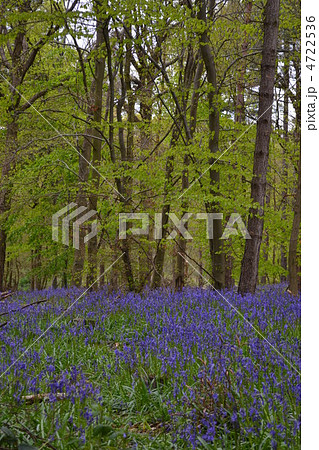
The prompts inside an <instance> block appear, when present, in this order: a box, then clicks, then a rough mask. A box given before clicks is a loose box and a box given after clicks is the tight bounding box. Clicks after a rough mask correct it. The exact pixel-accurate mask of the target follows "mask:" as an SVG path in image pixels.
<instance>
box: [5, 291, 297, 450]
mask: <svg viewBox="0 0 319 450" xmlns="http://www.w3.org/2000/svg"><path fill="white" fill-rule="evenodd" d="M82 292H84V291H83V290H82V291H80V290H77V289H68V290H63V289H57V290H46V291H37V292H33V293H18V294H15V295H14V296H12V297H11V298H8V299H6V300H4V301H2V302H1V303H0V314H1V319H2V320H1V321H0V326H1V328H0V345H1V357H0V385H1V399H0V426H1V431H0V447H1V448H12V449H20V450H23V449H25V450H26V449H28V448H29V449H31V448H37V449H41V448H43V449H46V448H51V449H52V448H54V449H78V448H83V449H102V448H106V449H126V448H127V449H129V448H130V449H133V448H139V449H183V448H190V449H193V448H194V449H195V448H203V449H272V448H273V449H284V448H287V449H288V448H289V449H298V448H300V375H299V373H298V372H299V371H300V298H294V297H292V296H290V295H289V294H288V293H286V292H285V290H284V287H283V286H282V285H276V286H270V287H267V288H265V289H264V290H260V291H258V292H257V293H256V295H254V296H250V295H246V296H245V297H241V296H239V295H237V294H236V293H235V292H231V291H228V292H225V293H224V296H225V298H226V299H227V300H228V301H229V302H230V303H231V304H232V305H234V306H235V307H236V308H237V310H238V311H239V312H240V313H241V314H242V315H243V316H244V317H245V318H246V319H247V321H245V320H244V319H243V318H242V317H241V316H240V314H238V312H236V311H235V310H234V309H233V308H231V306H230V305H229V304H228V303H227V302H226V301H225V300H224V299H223V298H222V297H221V296H220V295H219V294H218V293H216V292H214V291H213V290H204V289H195V288H185V289H184V290H183V291H181V292H173V291H170V290H166V289H165V290H164V289H163V290H155V291H144V292H143V293H140V294H136V293H121V292H114V293H111V294H109V293H108V292H107V291H106V290H101V291H98V292H92V291H91V292H88V293H85V294H84V295H83V296H82V297H81V298H80V299H79V300H78V301H77V302H75V303H74V305H73V306H72V307H70V305H72V303H73V302H74V301H75V300H76V299H77V298H78V297H79V296H80V295H81V293H82ZM26 305H30V306H27V307H25V306H26ZM69 307H70V308H69ZM61 314H63V315H62V317H61V318H60V319H58V317H59V316H60V315H61ZM56 319H58V320H56ZM48 328H49V329H48ZM46 329H48V331H47V332H46V333H45V334H43V332H44V331H45V330H46ZM259 333H260V334H261V335H263V336H264V337H265V338H266V340H265V339H263V338H262V337H261V335H260V334H259ZM275 349H276V350H277V351H276V350H275ZM278 352H279V353H278Z"/></svg>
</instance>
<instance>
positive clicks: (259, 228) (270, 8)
mask: <svg viewBox="0 0 319 450" xmlns="http://www.w3.org/2000/svg"><path fill="white" fill-rule="evenodd" d="M279 3H280V0H267V3H266V6H265V21H264V41H263V50H262V60H261V79H260V88H259V110H258V117H259V118H258V121H257V135H256V143H255V152H254V168H253V179H252V183H251V199H252V201H253V206H252V207H251V209H250V216H249V219H248V227H247V228H248V232H249V234H250V236H251V239H247V240H246V243H245V252H244V257H243V260H242V266H241V274H240V280H239V287H238V292H239V293H240V294H245V293H248V292H249V293H252V294H253V293H254V292H255V289H256V285H257V278H258V265H259V256H260V245H261V240H262V234H263V226H264V218H263V216H264V201H265V194H266V176H267V168H268V157H269V141H270V134H271V117H272V103H273V92H274V84H275V75H276V59H277V40H278V28H279Z"/></svg>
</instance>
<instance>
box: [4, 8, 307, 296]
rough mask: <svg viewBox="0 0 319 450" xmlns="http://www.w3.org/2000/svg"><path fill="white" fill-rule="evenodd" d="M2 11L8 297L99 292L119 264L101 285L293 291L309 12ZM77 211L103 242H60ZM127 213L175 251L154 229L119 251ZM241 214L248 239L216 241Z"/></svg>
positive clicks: (296, 274)
mask: <svg viewBox="0 0 319 450" xmlns="http://www.w3.org/2000/svg"><path fill="white" fill-rule="evenodd" d="M0 8H1V11H0V63H1V67H0V108H1V118H0V164H1V179H0V186H1V191H0V290H16V289H31V290H33V289H43V288H47V287H49V286H51V285H52V286H53V287H57V286H65V287H67V286H72V285H76V286H86V285H90V284H91V283H92V282H94V281H95V280H96V278H97V277H98V276H100V275H101V274H103V272H104V271H105V269H107V267H108V266H109V265H110V264H111V263H112V262H114V261H115V260H116V259H117V258H118V257H119V256H120V255H121V253H123V252H125V253H124V256H123V258H121V259H120V260H119V261H118V262H117V263H116V264H115V265H114V266H113V267H112V269H111V270H110V271H109V272H108V273H107V274H106V275H105V276H102V277H101V278H100V280H99V283H98V284H99V285H100V286H101V285H104V284H109V285H110V288H114V289H116V288H119V287H123V288H124V287H125V288H128V289H130V290H137V291H139V290H141V289H143V287H144V286H146V285H150V286H151V287H153V288H155V287H157V286H161V285H173V286H174V285H175V286H176V287H178V288H179V287H181V286H183V285H186V284H188V285H199V286H202V285H204V284H206V282H205V281H204V280H203V278H202V275H203V276H204V277H205V278H206V279H208V280H209V282H210V283H212V284H213V285H214V286H215V287H216V288H224V287H226V288H230V287H232V286H234V284H238V283H239V288H240V291H241V292H254V290H255V287H256V284H257V283H262V284H268V283H278V282H287V281H288V282H289V286H290V290H291V291H292V292H293V293H297V290H298V285H299V272H300V267H299V266H300V256H299V253H300V239H299V228H300V93H301V91H300V83H301V80H300V3H299V1H295V0H282V1H281V4H280V9H279V1H278V0H268V2H267V4H265V2H263V1H254V2H252V1H247V0H244V1H239V0H228V1H212V0H209V1H208V2H207V1H205V0H196V1H188V0H179V1H176V0H163V1H161V2H158V1H152V0H140V1H130V0H126V1H118V2H109V1H106V0H101V1H96V0H94V1H92V2H81V1H78V0H74V1H73V2H71V1H66V2H64V1H51V0H50V1H48V0H45V1H42V0H19V1H6V2H1V5H0ZM277 34H278V38H277ZM272 83H273V85H274V88H273V87H272ZM272 92H273V99H272ZM260 94H261V95H260ZM272 101H273V106H272V108H270V109H269V108H268V106H269V105H271V103H272ZM263 102H264V103H263ZM265 102H266V103H265ZM267 102H268V103H267ZM267 105H268V106H267ZM267 108H268V111H266V109H267ZM260 112H262V113H265V114H264V115H263V117H262V118H261V119H260V120H259V121H258V125H257V122H256V119H257V118H258V117H259V116H260ZM258 127H259V129H258ZM243 133H244V134H243ZM268 139H269V144H268ZM229 147H230V148H229ZM228 148H229V150H227V149H228ZM225 150H227V151H226V152H225ZM268 150H269V159H268ZM223 152H225V153H224V154H223ZM216 160H217V161H216ZM215 161H216V163H215ZM213 163H214V165H213V166H212V167H210V166H211V164H213ZM209 167H210V168H209ZM94 168H96V169H97V170H98V172H97V170H95V169H94ZM205 171H206V172H205ZM203 172H205V174H204V175H203V176H202V177H201V178H200V180H199V181H197V182H195V183H194V184H193V185H192V186H191V184H192V183H193V181H195V180H196V179H197V178H198V177H199V176H200V175H201V174H202V173H203ZM100 174H101V175H100ZM106 180H107V181H106ZM111 185H112V186H114V187H115V189H116V190H115V189H113V188H112V186H111ZM189 186H191V187H190V189H189V190H187V189H188V187H189ZM186 190H187V192H186V193H185V195H183V197H182V198H181V199H178V197H179V195H180V194H181V193H182V192H183V191H186ZM256 193H257V194H258V195H257V197H256ZM70 202H76V203H77V204H78V206H81V205H83V206H87V207H88V208H89V209H95V210H97V211H98V220H99V224H100V228H99V233H98V236H97V237H96V238H94V239H91V240H90V241H89V243H88V245H82V246H81V247H80V249H79V250H75V249H73V248H72V247H66V246H64V245H63V244H61V243H57V242H54V241H53V240H52V230H51V219H52V215H53V214H54V213H56V212H57V211H58V210H59V209H61V208H63V207H65V206H66V205H67V204H69V203H70ZM120 212H148V213H149V214H150V217H151V218H152V217H154V213H155V212H162V213H163V215H164V218H166V219H165V220H164V223H163V239H162V240H157V241H156V240H154V239H153V237H152V235H153V230H152V226H151V227H150V237H147V236H140V237H137V236H130V237H129V238H128V239H127V240H119V236H118V214H119V213H120ZM169 212H174V213H175V214H176V215H177V216H178V217H179V218H181V217H182V215H183V214H184V213H185V212H196V213H198V212H221V213H223V215H224V220H223V223H221V222H219V223H218V221H217V225H216V227H215V228H214V239H213V240H207V239H206V227H205V223H204V221H192V219H190V221H189V230H190V232H191V234H192V235H193V236H194V239H193V240H192V241H185V240H183V238H182V237H181V236H177V237H176V239H172V240H167V239H165V237H167V235H168V234H169V232H170V231H171V230H172V229H173V227H172V224H171V223H170V221H168V216H167V214H168V213H169ZM235 212H237V213H239V214H240V215H241V217H242V218H243V220H244V222H245V224H246V226H247V227H248V231H249V232H250V234H251V235H252V237H253V239H252V240H251V241H250V243H248V241H246V242H245V240H244V239H243V238H242V236H241V235H239V236H232V237H231V238H230V239H228V240H224V241H222V240H221V239H220V237H221V233H222V232H223V230H224V227H225V224H226V223H227V220H228V218H229V216H230V214H232V213H235ZM249 218H250V219H249ZM249 220H250V221H249ZM85 225H86V227H84V228H83V229H82V230H81V239H80V241H83V237H84V235H85V234H87V233H88V230H89V223H86V224H85ZM245 245H246V247H247V246H250V247H249V248H248V247H247V248H246V251H245ZM180 253H181V254H182V255H185V257H186V258H187V259H188V260H189V261H190V262H191V263H192V265H193V266H194V267H196V268H197V270H198V272H196V271H195V270H194V269H193V268H192V267H190V266H189V265H188V264H186V262H185V260H184V259H183V257H182V256H181V255H180Z"/></svg>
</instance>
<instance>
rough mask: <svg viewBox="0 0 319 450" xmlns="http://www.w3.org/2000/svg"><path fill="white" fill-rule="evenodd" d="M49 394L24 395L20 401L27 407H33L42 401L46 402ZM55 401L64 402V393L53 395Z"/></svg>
mask: <svg viewBox="0 0 319 450" xmlns="http://www.w3.org/2000/svg"><path fill="white" fill-rule="evenodd" d="M50 395H51V394H32V395H24V396H23V397H22V400H24V401H25V403H26V404H27V405H33V404H34V403H40V402H42V401H44V400H48V399H49V397H50ZM53 395H54V396H55V397H56V399H57V400H64V399H65V398H66V393H65V392H57V393H56V394H53Z"/></svg>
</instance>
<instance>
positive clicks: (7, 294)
mask: <svg viewBox="0 0 319 450" xmlns="http://www.w3.org/2000/svg"><path fill="white" fill-rule="evenodd" d="M12 294H13V293H12V292H10V291H6V292H1V293H0V301H1V302H2V301H3V300H5V299H6V298H8V297H11V295H12Z"/></svg>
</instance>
